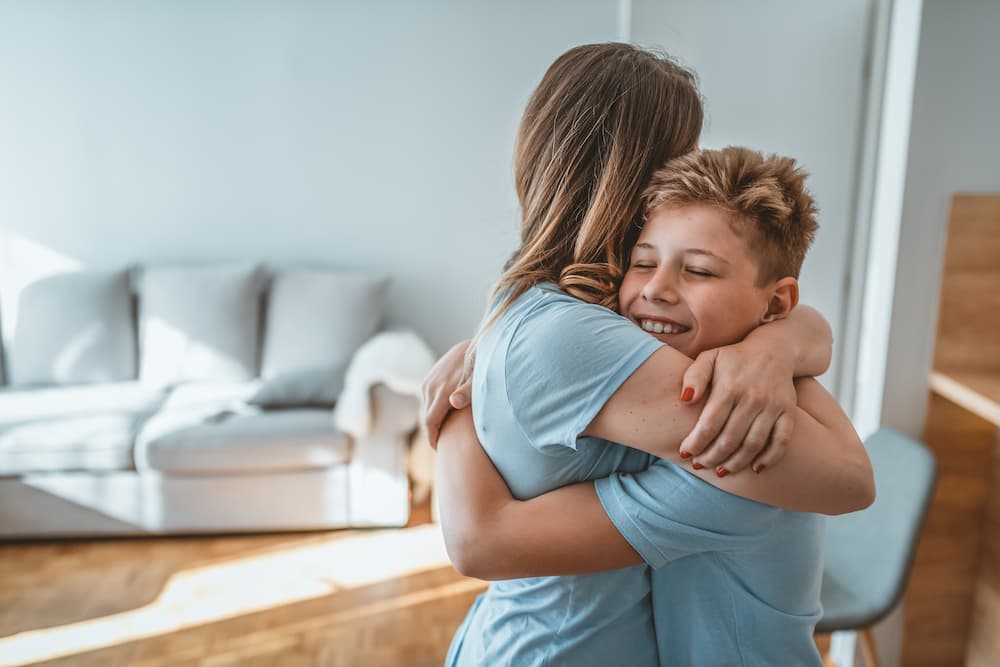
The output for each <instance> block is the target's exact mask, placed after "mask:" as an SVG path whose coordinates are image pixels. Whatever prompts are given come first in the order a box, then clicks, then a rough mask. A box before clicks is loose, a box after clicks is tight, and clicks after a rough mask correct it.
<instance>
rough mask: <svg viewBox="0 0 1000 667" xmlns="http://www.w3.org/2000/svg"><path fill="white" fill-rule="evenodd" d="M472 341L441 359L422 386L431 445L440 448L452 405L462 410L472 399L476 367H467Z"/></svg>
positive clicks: (425, 425)
mask: <svg viewBox="0 0 1000 667" xmlns="http://www.w3.org/2000/svg"><path fill="white" fill-rule="evenodd" d="M468 348H469V341H467V340H463V341H462V342H460V343H457V344H456V345H454V346H452V348H451V349H450V350H448V351H447V352H446V353H445V355H444V356H443V357H441V358H440V359H438V362H437V363H436V364H434V368H432V369H431V370H430V372H429V373H428V374H427V377H425V378H424V382H423V384H422V385H421V389H422V394H423V401H422V405H421V407H422V412H423V414H422V419H421V426H422V427H423V429H424V432H425V433H426V434H427V439H428V441H430V443H431V447H433V448H434V449H437V440H438V435H439V434H440V431H441V424H442V422H444V418H445V417H446V416H448V412H449V411H451V409H452V408H455V409H456V410H461V409H462V408H464V407H465V406H467V405H468V404H469V402H470V400H471V398H472V397H471V393H472V391H471V385H472V366H471V365H470V366H469V367H468V368H466V367H465V353H466V350H468Z"/></svg>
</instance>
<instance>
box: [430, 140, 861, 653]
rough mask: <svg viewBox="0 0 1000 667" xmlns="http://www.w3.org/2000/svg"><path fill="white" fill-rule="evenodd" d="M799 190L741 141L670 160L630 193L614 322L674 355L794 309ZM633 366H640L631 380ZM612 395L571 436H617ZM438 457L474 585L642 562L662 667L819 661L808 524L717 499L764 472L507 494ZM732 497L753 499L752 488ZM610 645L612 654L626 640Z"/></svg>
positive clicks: (785, 170) (622, 477)
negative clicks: (634, 202) (458, 511)
mask: <svg viewBox="0 0 1000 667" xmlns="http://www.w3.org/2000/svg"><path fill="white" fill-rule="evenodd" d="M804 179H805V174H804V173H803V172H801V171H799V170H798V169H796V168H795V164H794V162H793V161H792V160H790V159H787V158H779V157H773V156H772V157H764V156H763V155H761V154H759V153H756V152H754V151H749V150H747V149H742V148H727V149H724V150H722V151H701V152H696V153H692V154H688V155H686V156H683V157H681V158H677V159H675V160H673V161H672V162H670V163H669V164H668V165H667V166H666V167H664V168H663V169H662V170H660V171H659V172H657V174H656V175H655V176H654V177H653V179H652V181H651V183H650V186H649V188H648V189H647V191H646V196H645V199H646V206H645V215H644V219H645V224H644V226H643V229H642V231H641V234H640V235H639V238H638V240H637V242H636V244H635V246H634V248H633V250H632V254H631V258H630V262H629V266H628V268H627V271H626V273H625V276H624V278H623V281H622V284H621V286H620V290H619V293H618V297H619V299H618V300H619V308H618V310H619V312H620V313H621V314H622V315H624V316H625V317H627V318H628V319H629V320H631V321H632V322H633V323H635V324H636V325H638V326H640V327H642V328H643V329H644V330H645V331H647V332H649V333H650V334H651V335H652V336H654V337H656V338H657V339H659V340H661V341H663V342H665V343H668V344H669V345H670V346H672V347H674V348H676V349H677V350H679V351H681V352H683V353H684V354H686V355H687V356H689V357H694V356H696V355H698V354H700V353H701V352H704V351H706V350H709V349H712V348H715V347H718V346H720V345H727V344H731V343H734V342H737V341H738V340H740V339H741V338H743V337H744V336H745V335H746V334H747V333H748V332H749V331H751V330H752V329H753V328H755V327H757V326H759V325H760V324H764V323H767V322H770V321H773V320H775V319H779V318H782V317H785V316H786V315H787V314H788V313H789V312H790V311H791V310H792V308H794V307H795V305H796V303H797V302H798V285H797V276H798V272H799V269H800V268H801V264H802V260H803V258H804V255H805V251H806V249H807V248H808V246H809V244H810V242H811V240H812V238H813V236H814V234H815V230H816V222H815V219H814V213H815V207H814V205H813V201H812V198H811V197H810V196H809V194H808V193H807V192H806V191H805V189H804ZM556 353H558V350H556ZM556 365H558V364H556ZM643 372H644V370H643V367H641V366H640V367H639V369H638V370H637V371H636V372H635V373H636V374H639V373H643ZM627 386H628V385H627V384H625V385H622V388H620V389H619V390H618V391H616V392H615V393H614V394H613V395H612V396H611V398H610V399H608V401H607V402H606V403H605V404H604V408H602V409H601V411H600V412H599V413H598V414H597V417H596V418H594V419H593V421H592V422H591V423H590V425H589V426H588V427H587V428H586V429H585V430H584V435H592V436H602V435H604V434H607V433H609V432H625V431H626V430H627V429H628V427H629V424H625V423H619V424H615V423H613V421H614V420H615V419H616V417H614V416H613V415H614V414H622V413H623V412H624V411H622V410H621V409H620V406H618V408H619V409H617V410H608V409H607V408H608V406H611V405H612V404H613V403H614V402H616V401H620V402H623V403H624V404H626V405H637V404H638V402H641V401H643V399H644V397H643V396H642V395H641V394H638V393H636V394H631V393H630V392H629V391H628V390H627V389H626V388H627ZM796 389H797V391H798V394H799V405H800V407H802V408H804V409H805V412H806V414H800V415H799V417H798V420H799V421H798V422H797V430H798V428H800V427H801V428H803V429H807V428H810V427H811V426H810V423H809V420H813V426H822V427H824V428H827V429H830V430H832V431H834V432H836V433H837V434H838V437H841V438H843V439H844V441H845V443H846V442H850V439H851V438H854V439H856V437H857V436H856V434H855V433H854V432H853V428H852V427H851V425H850V423H849V422H848V421H847V419H846V417H845V416H844V415H843V413H842V412H841V411H840V410H839V408H838V407H837V406H836V404H835V402H833V400H832V399H831V398H830V397H829V396H828V395H826V394H825V392H823V390H822V389H821V388H819V386H818V384H817V383H816V382H815V381H814V380H811V379H805V380H799V381H796ZM617 419H621V418H620V417H619V418H617ZM456 421H458V420H456ZM634 430H635V431H637V432H638V431H640V430H641V426H639V425H636V426H635V428H634ZM453 433H454V435H452V434H449V433H443V434H442V446H448V445H447V444H446V443H445V442H444V441H445V440H447V439H449V438H455V437H457V438H459V439H463V438H464V439H465V440H469V439H471V440H475V438H474V437H472V436H471V435H470V433H469V430H468V429H467V427H466V431H465V435H462V434H461V433H459V432H458V429H454V430H453ZM605 437H607V436H605ZM636 437H637V438H640V439H641V437H642V436H636ZM635 442H636V440H635V439H633V440H630V441H629V444H634V443H635ZM588 445H589V446H599V445H590V443H588ZM451 446H453V447H455V448H456V449H461V450H462V451H463V452H464V456H465V459H464V461H463V463H462V468H463V469H461V470H458V471H454V474H448V475H446V476H442V483H444V484H447V485H448V486H449V487H452V488H451V490H450V491H448V494H447V495H454V496H455V497H454V498H452V500H453V502H452V503H451V505H459V506H461V508H462V514H463V515H464V516H462V517H461V518H460V519H459V520H460V521H461V525H460V526H459V527H458V528H455V526H454V525H452V526H450V527H448V526H446V528H450V531H449V530H446V536H447V535H448V533H449V532H452V533H458V534H460V535H461V536H462V537H461V540H462V542H463V543H465V544H471V545H475V550H474V551H473V552H472V556H469V555H466V556H465V558H464V560H465V565H466V568H467V569H474V570H475V572H476V573H477V576H481V577H483V578H490V579H493V578H508V577H528V576H541V575H553V574H554V575H571V574H578V573H585V572H593V571H595V570H605V569H613V568H621V567H625V566H627V565H630V564H634V563H638V562H642V561H645V562H646V563H648V564H650V565H651V566H653V567H654V568H657V569H656V570H655V571H654V573H653V576H652V603H653V609H654V616H655V620H656V623H655V626H656V632H657V643H658V646H659V651H660V656H659V657H660V662H661V664H664V665H671V664H678V665H690V664H697V665H722V664H753V665H756V664H761V665H764V664H796V665H807V664H812V665H819V664H820V660H819V656H818V653H817V652H816V649H815V646H814V644H813V642H812V630H813V627H814V625H815V622H816V621H817V620H818V618H819V616H820V613H821V610H820V607H819V584H820V579H821V572H822V540H823V534H824V525H823V521H822V519H821V517H819V516H816V515H812V514H803V513H796V512H790V511H787V510H781V509H778V508H776V507H771V506H768V505H765V504H762V503H759V502H754V501H750V500H746V499H744V498H740V497H737V496H735V495H731V494H729V493H726V492H725V490H720V489H728V490H733V491H736V492H740V491H739V490H740V489H745V488H747V487H748V485H751V486H752V485H768V484H772V485H773V486H774V487H775V488H774V493H775V494H776V495H775V496H774V497H775V498H778V497H780V492H781V488H780V487H781V484H780V483H779V484H774V481H773V480H774V478H771V479H766V478H767V477H768V476H759V477H758V476H756V475H746V474H744V475H734V476H732V477H730V478H728V479H724V480H720V481H717V482H715V484H716V485H717V486H719V487H720V488H715V487H713V486H709V485H707V484H705V483H704V482H702V481H701V480H699V479H696V478H695V477H694V476H692V475H690V474H688V473H686V472H684V471H683V470H682V469H681V468H680V467H679V466H678V465H675V463H671V462H669V461H664V460H659V459H654V460H652V463H651V465H650V466H649V467H648V469H646V470H645V471H643V472H639V473H636V474H626V473H618V474H613V475H610V476H609V477H605V478H602V479H598V480H596V481H595V482H593V483H582V484H577V485H573V486H567V487H564V488H561V489H557V490H555V491H552V492H549V493H547V494H544V495H541V496H538V497H536V498H531V499H529V500H525V501H518V500H514V499H513V498H512V496H511V494H510V491H509V490H508V489H507V487H506V485H505V484H504V482H503V480H502V479H501V478H500V477H499V475H497V473H496V471H495V470H494V469H493V468H492V465H491V463H490V459H489V458H488V457H486V455H485V454H484V453H483V451H482V449H481V447H478V446H470V444H468V443H465V444H463V443H453V444H452V445H451ZM581 446H582V444H581ZM636 446H639V445H636ZM643 448H644V449H645V447H643ZM808 453H809V452H808V448H803V447H799V448H793V449H791V450H790V451H789V453H788V455H787V456H786V458H785V459H784V460H782V463H781V465H780V466H779V467H780V468H781V471H780V473H781V474H788V472H789V471H790V470H794V469H796V467H798V469H801V467H802V466H803V465H815V461H814V460H808V461H805V463H804V458H803V457H804V456H805V457H808ZM695 460H696V461H697V459H695ZM695 467H696V468H697V466H695ZM706 472H707V471H706ZM776 472H777V471H776ZM700 474H701V475H705V473H704V472H703V473H700ZM715 474H716V475H718V476H720V477H724V476H725V475H726V472H725V470H724V469H723V470H722V471H721V472H720V471H716V472H715ZM772 474H774V473H772ZM443 495H445V494H444V492H443ZM741 495H748V496H753V497H755V498H758V499H764V501H765V502H769V500H768V496H767V495H766V493H763V494H762V493H757V494H756V495H754V494H750V493H742V494H741ZM455 501H457V502H455ZM775 504H777V503H775ZM781 504H783V505H785V506H790V505H791V503H789V502H787V499H786V502H783V503H781ZM445 514H446V515H447V511H445ZM446 519H448V517H447V516H446ZM449 547H451V544H450V543H449ZM470 558H471V560H470ZM472 561H475V562H472ZM661 566H665V567H661ZM583 602H584V601H581V604H583ZM584 609H585V607H581V608H580V612H579V613H581V614H582V613H584ZM621 650H622V651H624V652H625V654H626V655H627V651H628V647H621Z"/></svg>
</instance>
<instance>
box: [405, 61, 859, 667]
mask: <svg viewBox="0 0 1000 667" xmlns="http://www.w3.org/2000/svg"><path fill="white" fill-rule="evenodd" d="M702 117H703V111H702V105H701V98H700V95H699V92H698V89H697V86H696V83H695V78H694V75H693V74H692V73H691V72H690V71H688V70H686V69H684V68H682V67H680V66H678V65H677V64H676V63H675V62H674V61H672V60H671V59H669V58H667V57H665V56H663V55H660V54H656V53H652V52H649V51H646V50H644V49H640V48H638V47H635V46H631V45H628V44H617V43H609V44H592V45H586V46H580V47H576V48H574V49H571V50H570V51H568V52H566V53H565V54H563V55H562V56H560V57H559V58H558V59H557V60H556V61H555V63H553V64H552V66H551V67H550V68H549V69H548V71H547V72H546V73H545V75H544V77H543V78H542V81H541V83H540V84H539V85H538V87H537V88H536V90H535V92H534V94H533V95H532V97H531V99H530V101H529V102H528V106H527V108H526V109H525V112H524V116H523V118H522V120H521V124H520V128H519V130H518V135H517V146H516V152H515V182H516V189H517V195H518V198H519V200H520V204H521V234H520V237H521V245H520V247H519V248H518V249H517V251H516V252H515V253H514V254H513V256H512V257H511V258H510V260H509V261H508V262H507V264H506V266H505V267H504V272H503V274H502V276H501V277H500V280H499V281H498V283H497V284H496V287H495V288H494V291H493V298H492V302H491V305H490V307H489V308H488V310H487V313H486V315H485V316H484V319H483V323H482V325H481V326H480V329H479V331H478V332H477V334H476V335H475V337H474V338H473V339H472V341H471V342H466V343H460V344H459V345H456V346H455V347H454V348H452V350H450V351H449V352H448V354H446V355H445V356H444V357H443V358H442V359H441V360H440V361H439V362H438V364H437V365H436V366H435V367H434V369H433V370H432V371H431V373H430V374H429V375H428V377H427V379H426V380H425V382H424V405H425V408H424V410H425V414H424V422H425V428H427V430H428V434H429V435H430V437H431V439H432V441H436V442H437V446H438V470H439V474H438V492H439V495H438V500H439V503H440V511H441V525H442V528H443V531H444V535H445V542H446V544H447V547H448V553H449V555H450V556H451V558H452V560H453V561H454V563H455V565H456V567H457V568H458V569H459V570H460V571H461V572H463V573H465V574H468V575H471V576H475V577H480V578H483V579H491V580H495V581H493V583H491V585H490V586H489V588H488V589H487V591H486V592H485V593H483V594H482V595H481V596H479V598H478V599H477V600H476V601H475V603H474V604H473V606H472V609H470V611H469V613H468V615H467V616H466V618H465V620H464V621H463V623H462V625H461V627H460V628H459V629H458V632H457V633H456V635H455V638H454V639H453V641H452V644H451V648H450V650H449V652H448V657H447V664H448V665H491V666H492V665H516V666H521V665H572V666H574V667H583V666H587V665H594V666H598V665H600V666H602V667H603V666H607V665H629V666H636V667H641V666H645V665H697V666H699V667H701V666H712V665H749V666H753V667H756V666H758V665H760V666H764V665H816V666H818V665H821V664H822V661H821V659H820V656H819V654H818V652H817V650H816V647H815V644H814V642H813V638H812V633H813V628H814V626H815V624H816V622H817V621H818V620H819V617H820V615H821V612H822V610H821V607H820V602H819V593H820V581H821V574H822V555H823V539H824V532H825V527H824V521H823V518H822V515H825V514H840V513H844V512H851V511H855V510H858V509H862V508H864V507H867V506H868V505H870V504H871V503H872V501H873V500H874V495H875V489H874V481H873V477H872V470H871V465H870V462H869V460H868V457H867V455H866V453H865V449H864V447H863V445H862V443H861V442H860V440H859V438H858V435H857V433H856V432H855V431H854V428H853V426H852V425H851V423H850V421H849V420H848V418H847V416H846V415H845V414H844V412H843V411H842V410H841V409H840V407H839V406H838V405H837V403H836V401H835V400H834V399H833V398H832V397H831V396H830V395H829V394H828V393H827V392H826V391H825V390H824V389H823V388H822V387H821V386H820V385H819V384H818V383H817V382H816V381H815V380H814V379H813V376H816V375H820V374H822V373H823V372H824V371H825V370H826V368H827V366H828V365H829V363H830V354H831V335H830V329H829V326H828V325H827V323H826V321H825V320H824V319H823V317H822V316H821V315H820V314H819V313H817V312H816V311H815V310H813V309H811V308H808V307H805V306H800V307H798V308H796V305H797V304H798V296H799V295H798V281H797V277H798V275H799V270H800V268H801V266H802V261H803V259H804V257H805V253H806V250H807V249H808V247H809V245H810V243H811V242H812V239H813V236H814V235H815V232H816V228H817V224H816V220H815V215H816V208H815V205H814V203H813V199H812V197H811V196H810V194H809V192H808V191H807V190H806V188H805V178H806V174H805V173H804V172H803V171H802V170H801V169H800V168H798V167H797V165H796V163H795V161H794V160H792V159H790V158H787V157H778V156H774V155H770V156H766V155H763V154H761V153H758V152H756V151H753V150H749V149H746V148H736V147H730V148H725V149H722V150H698V148H697V141H698V137H699V135H700V133H701V125H702ZM473 359H474V364H473V363H472V362H473ZM470 366H471V377H469V375H470V373H469V368H470ZM466 378H468V379H466ZM470 394H471V396H470ZM470 399H471V400H470ZM466 406H467V407H466ZM452 408H455V409H454V410H452Z"/></svg>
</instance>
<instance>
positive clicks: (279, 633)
mask: <svg viewBox="0 0 1000 667" xmlns="http://www.w3.org/2000/svg"><path fill="white" fill-rule="evenodd" d="M428 518H429V512H428V511H427V509H426V508H425V507H424V508H416V509H415V512H414V520H413V521H412V522H411V525H410V526H408V527H407V528H404V529H402V530H389V531H364V530H345V531H331V532H326V533H296V534H282V535H252V536H227V537H180V538H151V539H114V540H87V541H66V542H34V543H23V544H2V545H0V665H29V664H30V665H84V666H89V665H94V666H98V665H99V666H101V667H107V666H117V665H129V666H133V665H138V666H142V667H152V666H154V665H191V666H194V665H204V666H217V665H241V666H243V665H249V666H255V665H280V666H282V667H285V666H289V667H295V666H297V665H324V666H326V665H329V666H334V665H335V666H344V667H347V666H350V667H355V666H364V667H424V666H427V667H430V666H432V665H433V666H439V665H441V664H443V662H444V657H445V653H446V651H447V649H448V644H449V643H450V641H451V637H452V635H453V634H454V632H455V629H456V628H457V627H458V625H459V623H460V622H461V620H462V618H464V616H465V613H466V611H467V610H468V608H469V606H470V605H471V604H472V601H473V599H474V598H475V596H476V595H478V594H479V592H481V591H482V590H483V589H484V588H485V584H484V583H483V582H480V581H477V580H474V579H468V578H466V577H463V576H461V575H460V574H458V573H457V572H456V571H455V570H454V569H453V568H452V567H451V566H450V565H448V563H447V560H446V556H445V554H444V551H443V545H442V544H441V541H440V532H439V531H438V530H437V528H436V527H435V526H433V525H432V524H429V523H427V520H428ZM401 555H403V556H405V557H403V558H401V557H400V556H401ZM403 561H405V563H406V565H405V567H403V566H402V564H403ZM818 642H819V644H820V646H824V645H825V644H826V643H827V642H826V641H825V638H819V639H818Z"/></svg>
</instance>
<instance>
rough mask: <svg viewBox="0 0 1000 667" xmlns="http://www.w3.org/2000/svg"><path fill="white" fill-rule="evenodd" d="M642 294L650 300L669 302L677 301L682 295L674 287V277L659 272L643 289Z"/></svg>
mask: <svg viewBox="0 0 1000 667" xmlns="http://www.w3.org/2000/svg"><path fill="white" fill-rule="evenodd" d="M642 295H643V296H644V297H645V298H646V299H647V300H648V301H666V302H667V303H677V302H678V301H679V300H680V295H679V294H678V293H677V290H676V289H675V287H674V281H673V279H672V278H671V277H670V276H668V275H661V274H657V275H655V276H653V277H652V278H651V279H650V280H649V282H648V283H646V286H645V287H644V288H643V290H642Z"/></svg>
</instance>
